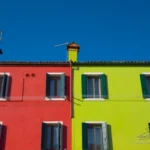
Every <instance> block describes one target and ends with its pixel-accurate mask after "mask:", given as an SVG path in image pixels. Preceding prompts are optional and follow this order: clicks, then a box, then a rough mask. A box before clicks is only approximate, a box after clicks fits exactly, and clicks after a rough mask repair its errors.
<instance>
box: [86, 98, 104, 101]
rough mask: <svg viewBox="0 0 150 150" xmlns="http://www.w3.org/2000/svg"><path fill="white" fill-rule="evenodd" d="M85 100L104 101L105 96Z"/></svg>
mask: <svg viewBox="0 0 150 150" xmlns="http://www.w3.org/2000/svg"><path fill="white" fill-rule="evenodd" d="M84 100H85V101H104V100H105V99H104V98H84Z"/></svg>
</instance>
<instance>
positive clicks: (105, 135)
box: [102, 123, 108, 150]
mask: <svg viewBox="0 0 150 150" xmlns="http://www.w3.org/2000/svg"><path fill="white" fill-rule="evenodd" d="M102 133H103V136H102V137H103V148H104V150H108V133H107V124H106V123H102Z"/></svg>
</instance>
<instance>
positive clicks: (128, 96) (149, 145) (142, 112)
mask: <svg viewBox="0 0 150 150" xmlns="http://www.w3.org/2000/svg"><path fill="white" fill-rule="evenodd" d="M85 72H103V73H105V74H106V75H107V79H108V93H109V95H108V96H109V98H108V99H106V100H105V101H86V100H84V99H82V91H81V75H82V74H83V73H85ZM142 72H150V67H132V66H131V67H127V66H122V67H119V66H118V67H117V66H110V67H109V66H107V67H102V66H99V67H88V66H87V67H73V101H74V105H73V110H74V111H73V115H74V118H73V119H72V132H73V133H72V150H82V122H84V121H106V122H107V124H108V127H109V147H110V149H109V150H150V135H149V139H146V138H145V139H144V140H140V139H139V138H137V136H139V135H140V134H143V133H145V131H146V130H145V129H148V122H150V101H146V100H145V99H143V96H142V89H141V82H140V74H141V73H142ZM111 139H112V140H111Z"/></svg>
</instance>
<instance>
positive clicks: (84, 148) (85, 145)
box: [82, 123, 88, 150]
mask: <svg viewBox="0 0 150 150" xmlns="http://www.w3.org/2000/svg"><path fill="white" fill-rule="evenodd" d="M82 150H88V130H87V124H86V123H82Z"/></svg>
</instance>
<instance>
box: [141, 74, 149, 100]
mask: <svg viewBox="0 0 150 150" xmlns="http://www.w3.org/2000/svg"><path fill="white" fill-rule="evenodd" d="M140 79H141V86H142V93H143V97H144V98H150V74H141V75H140Z"/></svg>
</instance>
